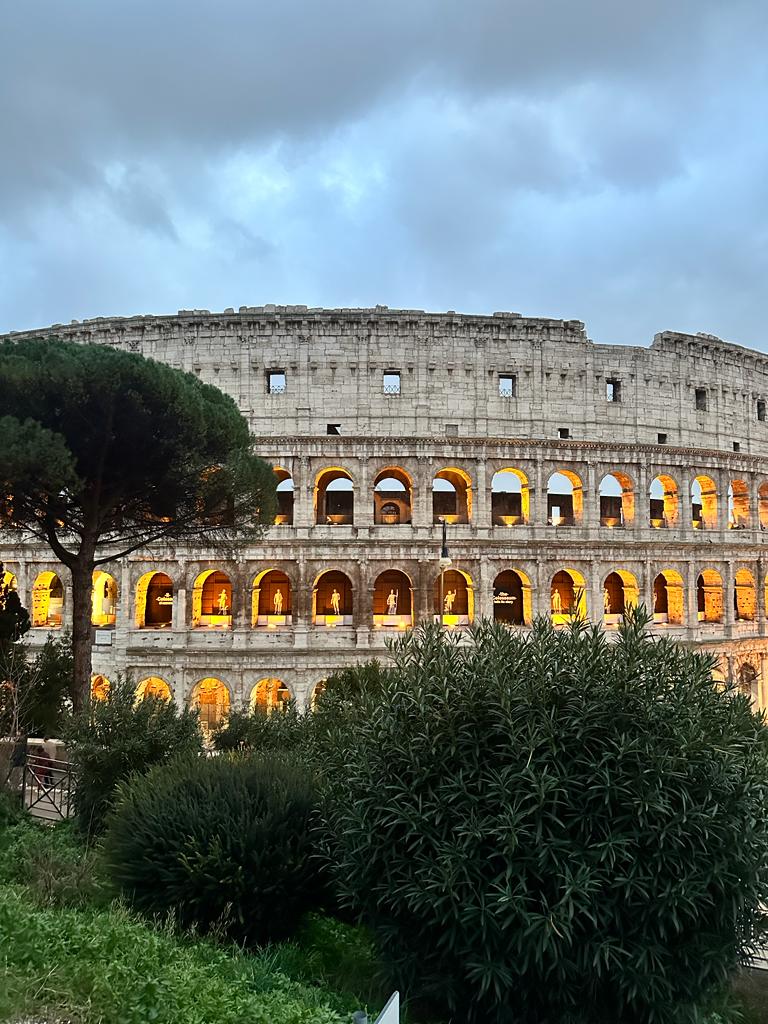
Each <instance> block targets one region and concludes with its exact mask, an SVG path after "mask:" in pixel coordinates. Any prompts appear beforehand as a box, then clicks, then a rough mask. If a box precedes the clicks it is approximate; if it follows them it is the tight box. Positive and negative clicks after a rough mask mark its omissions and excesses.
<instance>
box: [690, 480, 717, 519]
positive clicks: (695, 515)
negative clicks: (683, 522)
mask: <svg viewBox="0 0 768 1024" xmlns="http://www.w3.org/2000/svg"><path fill="white" fill-rule="evenodd" d="M691 525H692V526H693V528H694V530H714V529H715V528H716V526H717V487H716V486H715V482H714V480H712V479H711V478H710V477H708V476H704V475H701V474H700V475H699V476H697V477H695V478H694V480H693V483H692V484H691Z"/></svg>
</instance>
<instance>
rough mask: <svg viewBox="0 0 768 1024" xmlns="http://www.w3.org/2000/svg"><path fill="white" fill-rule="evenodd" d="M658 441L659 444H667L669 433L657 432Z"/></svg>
mask: <svg viewBox="0 0 768 1024" xmlns="http://www.w3.org/2000/svg"><path fill="white" fill-rule="evenodd" d="M656 442H657V444H666V443H667V435H666V434H657V435H656Z"/></svg>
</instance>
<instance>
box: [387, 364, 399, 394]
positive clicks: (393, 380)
mask: <svg viewBox="0 0 768 1024" xmlns="http://www.w3.org/2000/svg"><path fill="white" fill-rule="evenodd" d="M384 394H385V395H399V394H400V371H399V370H386V371H385V373H384Z"/></svg>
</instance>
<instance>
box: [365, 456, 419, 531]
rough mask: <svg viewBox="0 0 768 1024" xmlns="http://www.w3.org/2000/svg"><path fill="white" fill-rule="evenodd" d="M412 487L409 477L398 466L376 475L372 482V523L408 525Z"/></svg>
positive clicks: (383, 470)
mask: <svg viewBox="0 0 768 1024" xmlns="http://www.w3.org/2000/svg"><path fill="white" fill-rule="evenodd" d="M412 495H413V485H412V483H411V478H410V476H409V475H408V474H407V473H406V472H405V470H404V469H400V468H399V467H398V466H390V467H389V468H387V469H382V470H381V471H380V472H379V473H377V474H376V477H375V478H374V481H373V521H374V523H376V524H377V525H379V526H398V525H400V524H401V523H410V521H411V507H412V501H413V498H412Z"/></svg>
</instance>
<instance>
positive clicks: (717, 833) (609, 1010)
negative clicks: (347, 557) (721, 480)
mask: <svg viewBox="0 0 768 1024" xmlns="http://www.w3.org/2000/svg"><path fill="white" fill-rule="evenodd" d="M646 623H647V616H646V615H645V613H644V612H637V613H636V614H635V615H634V616H630V618H629V620H628V621H627V622H626V623H625V624H624V626H623V627H622V628H621V629H620V631H619V635H618V637H617V638H616V642H615V643H614V642H612V641H610V640H609V639H608V638H607V637H606V636H605V634H604V633H603V632H602V631H600V630H598V629H592V628H588V627H587V626H585V625H584V624H583V623H575V624H574V625H573V626H572V628H570V629H567V630H554V629H553V628H552V627H551V625H550V624H549V623H548V622H545V621H540V622H538V623H536V625H535V626H534V628H533V630H532V631H531V634H530V636H523V635H519V634H516V633H512V632H510V631H508V630H506V629H505V628H503V627H500V626H494V625H493V624H488V623H486V624H484V625H482V626H480V627H479V628H478V629H477V630H476V632H475V633H474V637H473V639H472V642H471V643H470V644H468V645H460V644H459V643H458V642H457V641H455V640H452V639H451V638H447V639H444V638H443V637H442V636H441V635H440V632H439V630H437V629H434V628H431V627H426V628H424V629H422V630H418V631H416V632H415V633H414V634H413V635H412V636H410V637H407V638H403V639H402V640H401V641H400V642H399V643H398V644H397V646H396V648H395V649H394V651H393V653H394V657H395V662H396V665H395V671H394V676H393V679H392V681H391V682H389V683H386V684H385V685H384V687H383V688H382V691H381V694H380V696H379V697H377V698H371V699H368V700H367V699H366V698H365V696H364V695H363V696H361V699H360V701H359V703H358V705H357V707H356V708H353V707H352V706H350V708H349V709H348V714H347V717H346V721H341V720H340V721H339V723H338V724H337V727H336V728H335V729H332V730H329V732H328V733H327V734H326V735H325V737H324V738H323V737H319V741H320V742H321V743H322V745H323V751H322V753H323V758H322V764H323V776H324V784H325V787H326V793H327V795H326V808H325V810H326V821H327V825H328V830H329V831H328V834H327V839H326V842H327V846H328V854H329V859H330V861H331V863H332V865H333V874H334V878H335V882H336V885H337V888H338V890H339V893H340V897H341V899H342V901H343V902H344V903H345V904H346V905H348V906H353V907H355V908H357V909H358V910H359V911H360V912H361V913H362V915H363V918H364V920H366V921H367V922H368V923H369V924H370V926H371V927H372V929H373V931H374V934H375V936H376V939H377V943H378V945H379V947H380V950H381V952H382V954H383V957H384V959H385V960H386V961H387V962H388V963H389V964H390V965H391V968H392V972H393V980H394V981H395V982H396V983H397V984H398V985H400V986H401V987H403V986H404V987H405V988H406V989H407V990H408V991H409V992H410V993H411V994H417V995H419V996H421V997H422V998H424V999H426V1000H428V1001H429V1002H430V1004H431V1005H432V1006H433V1008H435V1009H436V1010H438V1011H439V1010H442V1011H443V1012H445V1013H452V1014H453V1019H455V1020H462V1021H464V1020H466V1021H477V1022H479V1021H488V1022H499V1024H501V1022H509V1021H515V1022H535V1024H544V1022H557V1024H577V1022H578V1024H587V1022H588V1024H608V1022H610V1024H615V1022H617V1021H622V1022H624V1024H650V1022H653V1024H666V1022H671V1021H675V1022H676V1024H679V1022H683V1021H689V1020H690V1021H692V1020H697V1019H699V1016H698V1015H699V1010H698V1006H699V1005H701V1004H702V1003H703V1002H704V1001H705V1000H706V999H707V998H708V997H709V996H710V995H711V994H712V993H713V992H715V991H716V990H717V989H718V988H720V987H722V986H723V985H724V984H725V983H726V981H727V979H728V976H729V973H730V972H731V971H732V970H733V969H734V967H735V966H736V964H737V963H738V962H739V960H740V959H741V958H742V957H743V955H744V953H745V950H746V949H747V947H748V946H749V943H750V941H751V940H752V938H753V936H754V929H755V923H756V915H757V910H758V906H759V903H760V901H761V900H765V899H766V897H768V819H767V816H766V813H765V807H766V797H767V796H768V792H767V787H768V729H767V728H766V726H765V724H764V723H763V720H762V717H761V716H757V715H753V714H752V712H751V709H750V705H749V702H748V701H747V699H746V698H744V697H742V696H738V695H736V694H734V693H731V692H728V693H725V692H721V691H718V689H716V687H715V686H713V684H712V681H711V671H712V667H713V661H712V659H711V658H708V657H704V656H701V655H696V654H694V653H692V652H690V651H688V650H686V649H685V648H683V647H681V646H678V645H676V644H674V643H672V642H669V641H666V640H661V641H657V640H653V639H651V638H650V637H649V636H648V635H647V634H646V632H645V624H646Z"/></svg>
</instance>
